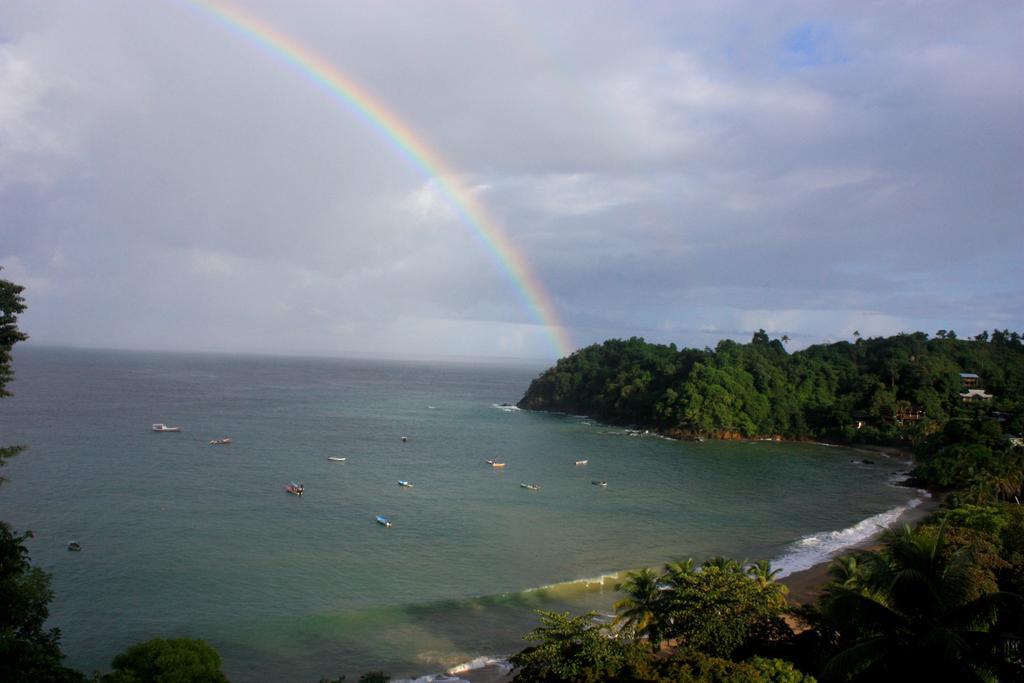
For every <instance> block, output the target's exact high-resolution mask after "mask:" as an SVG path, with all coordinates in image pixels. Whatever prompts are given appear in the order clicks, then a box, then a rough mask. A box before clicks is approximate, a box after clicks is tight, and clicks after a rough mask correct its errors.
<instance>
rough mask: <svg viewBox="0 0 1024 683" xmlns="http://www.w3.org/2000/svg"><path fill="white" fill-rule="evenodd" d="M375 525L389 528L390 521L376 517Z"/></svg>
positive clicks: (382, 516)
mask: <svg viewBox="0 0 1024 683" xmlns="http://www.w3.org/2000/svg"><path fill="white" fill-rule="evenodd" d="M377 524H380V525H383V526H387V527H389V526H391V520H390V519H388V518H387V517H385V516H384V515H377Z"/></svg>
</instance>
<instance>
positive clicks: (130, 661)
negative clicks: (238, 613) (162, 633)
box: [102, 638, 228, 683]
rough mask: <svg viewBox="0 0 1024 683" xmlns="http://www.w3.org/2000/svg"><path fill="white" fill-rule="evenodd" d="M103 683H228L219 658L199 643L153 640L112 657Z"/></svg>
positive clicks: (187, 639)
mask: <svg viewBox="0 0 1024 683" xmlns="http://www.w3.org/2000/svg"><path fill="white" fill-rule="evenodd" d="M113 667H114V671H113V672H112V673H109V674H107V675H106V676H104V677H103V679H102V680H103V683H227V680H228V679H227V678H226V677H225V676H224V674H223V673H222V672H221V670H220V654H218V653H217V651H216V650H215V649H213V648H212V647H210V646H209V645H207V644H206V643H204V642H203V641H201V640H194V639H191V638H172V639H169V640H164V639H163V638H153V639H152V640H147V641H146V642H144V643H139V644H138V645H133V646H132V647H130V648H128V649H127V650H126V651H124V652H122V653H121V654H119V655H118V656H116V657H114V662H113Z"/></svg>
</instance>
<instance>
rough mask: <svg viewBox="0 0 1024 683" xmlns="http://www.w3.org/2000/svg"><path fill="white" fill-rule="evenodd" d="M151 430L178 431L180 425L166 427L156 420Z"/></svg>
mask: <svg viewBox="0 0 1024 683" xmlns="http://www.w3.org/2000/svg"><path fill="white" fill-rule="evenodd" d="M153 431H154V432H180V431H181V427H168V426H167V425H165V424H164V423H162V422H158V423H156V424H155V425H153Z"/></svg>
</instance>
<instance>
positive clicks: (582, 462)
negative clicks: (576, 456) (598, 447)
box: [576, 460, 590, 465]
mask: <svg viewBox="0 0 1024 683" xmlns="http://www.w3.org/2000/svg"><path fill="white" fill-rule="evenodd" d="M588 462H590V461H589V460H577V461H576V464H577V465H586V464H587V463H588Z"/></svg>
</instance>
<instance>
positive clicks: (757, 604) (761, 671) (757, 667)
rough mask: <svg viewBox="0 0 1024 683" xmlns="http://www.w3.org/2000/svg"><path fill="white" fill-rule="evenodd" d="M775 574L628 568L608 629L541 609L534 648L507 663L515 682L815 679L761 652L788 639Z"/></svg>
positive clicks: (732, 568) (715, 565) (719, 566)
mask: <svg viewBox="0 0 1024 683" xmlns="http://www.w3.org/2000/svg"><path fill="white" fill-rule="evenodd" d="M773 574H774V573H773V572H772V571H771V568H770V567H768V565H767V563H764V562H761V563H755V564H754V565H751V566H750V567H747V568H744V567H742V566H741V565H740V564H739V563H738V562H735V561H732V560H726V559H724V558H713V559H711V560H709V561H707V562H705V563H704V564H703V565H702V566H701V567H700V568H699V569H694V566H693V562H692V561H687V562H673V563H670V564H668V565H666V566H665V571H664V573H662V574H657V573H655V572H654V571H652V570H650V569H643V570H640V571H637V572H632V573H630V574H629V575H627V576H626V578H625V580H624V581H623V582H622V584H621V585H620V586H619V590H621V591H622V592H623V593H625V597H624V598H623V599H622V600H619V601H618V602H617V603H616V605H615V608H616V610H617V611H618V617H617V618H616V619H615V621H614V622H613V623H612V624H604V623H599V622H598V621H596V620H595V614H593V613H590V614H584V615H582V616H576V617H574V616H571V615H569V614H555V613H551V612H540V616H541V621H542V626H541V627H540V628H537V629H535V630H534V631H531V632H530V633H528V634H527V635H526V639H527V640H530V641H534V642H536V643H537V644H535V645H532V646H531V647H528V648H526V649H525V650H523V651H522V652H520V653H519V654H517V655H515V656H513V657H512V660H511V661H512V664H513V665H514V666H515V667H516V669H515V671H516V677H515V680H516V681H519V682H532V681H581V682H588V681H609V680H617V681H679V682H682V683H696V682H698V681H700V682H703V683H711V682H721V683H725V682H727V681H728V682H732V683H813V681H814V680H815V679H814V678H813V677H812V676H807V675H805V674H803V673H802V672H800V671H798V670H797V669H796V668H795V667H794V666H793V665H792V664H790V663H789V662H786V661H783V660H780V659H777V658H775V657H772V656H770V655H768V654H765V656H761V655H759V654H757V653H759V652H760V653H767V652H768V650H770V649H772V648H774V647H777V646H778V644H779V642H780V641H781V640H783V639H785V638H786V637H787V635H788V634H790V631H789V629H788V627H786V625H785V623H784V622H783V620H782V615H783V613H784V611H785V609H786V600H785V597H784V596H785V587H784V586H782V585H780V584H777V583H775V581H774V580H773V578H772V577H773ZM751 655H753V656H751Z"/></svg>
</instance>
